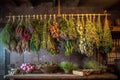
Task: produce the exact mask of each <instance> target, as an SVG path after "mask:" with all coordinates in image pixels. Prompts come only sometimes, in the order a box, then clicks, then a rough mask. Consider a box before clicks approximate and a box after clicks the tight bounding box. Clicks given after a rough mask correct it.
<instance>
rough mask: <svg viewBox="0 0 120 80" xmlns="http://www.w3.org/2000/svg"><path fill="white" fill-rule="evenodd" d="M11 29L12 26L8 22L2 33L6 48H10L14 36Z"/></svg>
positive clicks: (2, 40) (0, 37) (1, 37)
mask: <svg viewBox="0 0 120 80" xmlns="http://www.w3.org/2000/svg"><path fill="white" fill-rule="evenodd" d="M11 27H12V24H11V23H10V22H8V23H7V24H6V25H5V28H3V30H2V31H1V33H0V39H1V42H2V44H3V46H4V47H9V43H10V39H11V34H12V32H11Z"/></svg>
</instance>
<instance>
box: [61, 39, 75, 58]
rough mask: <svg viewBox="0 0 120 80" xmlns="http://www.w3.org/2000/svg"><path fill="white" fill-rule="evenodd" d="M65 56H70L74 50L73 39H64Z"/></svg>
mask: <svg viewBox="0 0 120 80" xmlns="http://www.w3.org/2000/svg"><path fill="white" fill-rule="evenodd" d="M63 43H64V48H65V56H70V55H71V54H72V52H73V50H74V46H75V45H74V41H73V40H64V41H63Z"/></svg>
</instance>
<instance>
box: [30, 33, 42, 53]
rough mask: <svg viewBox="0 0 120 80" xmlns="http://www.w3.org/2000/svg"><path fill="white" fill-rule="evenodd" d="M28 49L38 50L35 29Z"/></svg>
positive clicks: (38, 44)
mask: <svg viewBox="0 0 120 80" xmlns="http://www.w3.org/2000/svg"><path fill="white" fill-rule="evenodd" d="M30 49H31V50H32V51H37V52H38V51H39V50H40V39H39V35H38V34H37V33H36V31H34V32H33V34H32V37H31V39H30Z"/></svg>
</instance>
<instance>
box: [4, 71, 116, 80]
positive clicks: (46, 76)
mask: <svg viewBox="0 0 120 80" xmlns="http://www.w3.org/2000/svg"><path fill="white" fill-rule="evenodd" d="M4 78H5V79H8V78H12V79H49V80H50V79H51V80H53V79H57V80H58V79H62V80H67V79H71V80H72V79H73V80H75V79H109V80H110V79H111V80H115V79H117V78H118V77H117V76H116V75H114V74H111V73H103V74H91V75H89V76H78V75H73V74H60V73H56V74H16V75H5V76H4Z"/></svg>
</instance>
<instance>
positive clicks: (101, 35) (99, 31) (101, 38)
mask: <svg viewBox="0 0 120 80" xmlns="http://www.w3.org/2000/svg"><path fill="white" fill-rule="evenodd" d="M96 29H97V34H98V36H99V41H100V44H99V45H98V46H99V47H101V46H102V40H103V29H102V24H101V21H100V15H98V18H97V22H96Z"/></svg>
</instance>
